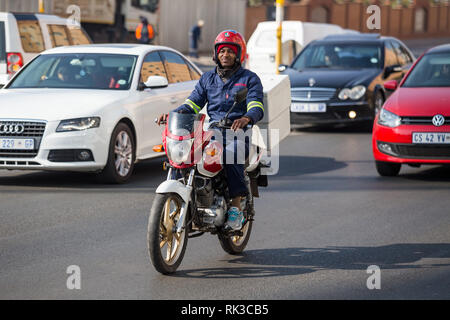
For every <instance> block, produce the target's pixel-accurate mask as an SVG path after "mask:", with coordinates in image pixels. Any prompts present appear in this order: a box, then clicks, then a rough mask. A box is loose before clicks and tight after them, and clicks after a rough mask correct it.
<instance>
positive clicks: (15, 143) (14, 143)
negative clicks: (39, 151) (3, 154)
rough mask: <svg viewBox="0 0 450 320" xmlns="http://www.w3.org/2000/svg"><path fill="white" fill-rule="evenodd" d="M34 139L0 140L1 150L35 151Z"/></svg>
mask: <svg viewBox="0 0 450 320" xmlns="http://www.w3.org/2000/svg"><path fill="white" fill-rule="evenodd" d="M33 149H34V139H5V138H1V139H0V150H33Z"/></svg>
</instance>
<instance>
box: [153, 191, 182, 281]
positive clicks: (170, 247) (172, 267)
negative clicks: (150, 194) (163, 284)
mask: <svg viewBox="0 0 450 320" xmlns="http://www.w3.org/2000/svg"><path fill="white" fill-rule="evenodd" d="M182 203H183V200H182V199H181V198H180V197H179V196H178V195H176V194H157V195H156V197H155V200H154V201H153V205H152V209H151V211H150V217H149V221H148V232H147V241H148V249H149V255H150V260H151V261H152V263H153V265H154V267H155V269H156V270H157V271H158V272H160V273H162V274H169V273H173V272H175V271H176V270H177V268H178V266H179V265H180V263H181V260H183V257H184V253H185V251H186V246H187V240H188V237H187V235H188V232H187V230H186V228H183V230H182V231H181V232H180V233H177V232H176V225H177V222H178V220H179V219H180V213H181V206H182Z"/></svg>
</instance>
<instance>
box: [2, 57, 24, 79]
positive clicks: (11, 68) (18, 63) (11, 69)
mask: <svg viewBox="0 0 450 320" xmlns="http://www.w3.org/2000/svg"><path fill="white" fill-rule="evenodd" d="M6 60H7V62H8V74H10V75H13V74H14V73H16V72H17V71H19V69H20V68H22V67H23V58H22V55H21V54H20V53H18V52H8V54H7V55H6Z"/></svg>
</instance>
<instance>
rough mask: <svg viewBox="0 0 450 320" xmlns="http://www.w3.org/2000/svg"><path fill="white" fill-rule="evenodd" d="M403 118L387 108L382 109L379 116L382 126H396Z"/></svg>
mask: <svg viewBox="0 0 450 320" xmlns="http://www.w3.org/2000/svg"><path fill="white" fill-rule="evenodd" d="M401 121H402V118H400V117H399V116H398V115H396V114H395V113H392V112H390V111H387V110H386V109H384V108H383V109H381V111H380V115H379V116H378V124H381V125H382V126H386V127H391V128H395V127H398V126H399V125H400V124H401Z"/></svg>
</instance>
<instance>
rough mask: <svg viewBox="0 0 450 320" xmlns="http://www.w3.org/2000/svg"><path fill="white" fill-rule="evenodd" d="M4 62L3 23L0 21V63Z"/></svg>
mask: <svg viewBox="0 0 450 320" xmlns="http://www.w3.org/2000/svg"><path fill="white" fill-rule="evenodd" d="M5 61H6V48H5V23H4V22H3V21H0V62H5Z"/></svg>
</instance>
